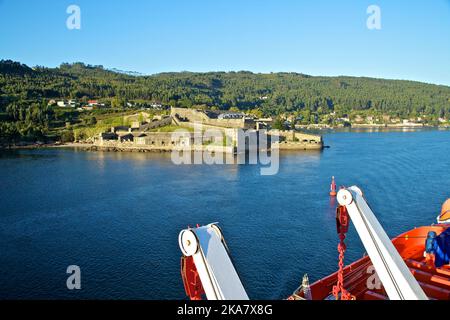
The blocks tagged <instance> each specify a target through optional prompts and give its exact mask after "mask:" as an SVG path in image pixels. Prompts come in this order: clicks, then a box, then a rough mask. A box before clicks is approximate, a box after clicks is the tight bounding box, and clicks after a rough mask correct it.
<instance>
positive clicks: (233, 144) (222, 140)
mask: <svg viewBox="0 0 450 320" xmlns="http://www.w3.org/2000/svg"><path fill="white" fill-rule="evenodd" d="M139 119H141V120H139ZM127 121H128V122H130V123H131V125H129V126H115V127H111V129H110V130H109V131H107V132H102V133H100V134H99V135H98V136H97V137H94V139H93V147H92V148H93V149H98V150H107V151H143V152H145V151H172V150H174V149H177V148H178V149H179V148H185V149H186V148H188V149H190V150H192V151H202V150H209V151H213V152H225V153H237V152H239V151H248V150H249V149H251V148H252V147H253V146H252V145H251V143H250V141H251V139H252V137H253V138H254V139H255V140H253V141H255V142H256V144H255V147H257V148H260V149H272V148H275V147H276V148H278V149H279V150H321V149H322V148H323V147H324V144H323V140H322V137H321V136H318V135H311V134H305V133H301V132H299V131H297V130H273V129H272V127H271V126H272V119H271V118H267V119H264V118H254V117H250V116H247V115H245V114H243V113H238V112H211V111H210V112H206V111H203V110H196V109H187V108H171V109H170V115H157V116H153V117H150V114H147V113H145V112H140V113H137V114H135V115H131V116H127ZM167 128H169V130H167ZM160 129H164V130H160ZM205 130H208V131H209V132H210V133H209V135H208V134H204V132H205ZM211 132H212V133H213V134H211ZM205 136H206V138H205ZM261 136H263V137H264V139H263V140H265V142H263V141H261V140H262V139H261Z"/></svg>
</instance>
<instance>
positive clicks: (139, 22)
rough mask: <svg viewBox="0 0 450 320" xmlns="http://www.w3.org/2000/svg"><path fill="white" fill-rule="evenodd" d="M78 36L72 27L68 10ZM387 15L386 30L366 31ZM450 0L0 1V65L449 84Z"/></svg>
mask: <svg viewBox="0 0 450 320" xmlns="http://www.w3.org/2000/svg"><path fill="white" fill-rule="evenodd" d="M71 4H76V5H78V6H79V7H80V8H81V30H69V29H67V27H66V19H67V18H68V16H69V15H68V14H67V13H66V9H67V7H68V6H69V5H71ZM371 4H375V5H378V6H379V7H380V8H381V26H382V28H381V30H369V29H368V28H367V27H366V20H367V17H368V15H367V13H366V10H367V7H368V6H369V5H371ZM449 40H450V0H433V1H425V0H424V1H418V0H416V1H414V0H413V1H404V0H395V1H393V0H390V1H379V0H372V1H364V0H354V1H350V0H340V1H336V0H329V1H325V0H315V1H303V0H276V1H275V0H273V1H266V0H239V1H237V0H208V1H206V0H164V1H163V0H160V1H154V0H128V1H125V0H108V1H107V0H96V1H95V0H71V1H66V0H41V1H39V0H36V1H28V0H0V59H12V60H17V61H20V62H23V63H26V64H28V65H31V66H34V65H44V66H50V67H53V66H58V65H59V64H60V63H62V62H75V61H82V62H86V63H89V64H101V65H104V66H105V67H107V68H118V69H121V70H127V71H128V70H129V71H138V72H141V73H145V74H152V73H158V72H164V71H184V70H188V71H218V70H221V71H230V70H235V71H237V70H249V71H253V72H277V71H293V72H302V73H306V74H312V75H352V76H370V77H382V78H393V79H409V80H417V81H423V82H431V83H438V84H446V85H450V41H449Z"/></svg>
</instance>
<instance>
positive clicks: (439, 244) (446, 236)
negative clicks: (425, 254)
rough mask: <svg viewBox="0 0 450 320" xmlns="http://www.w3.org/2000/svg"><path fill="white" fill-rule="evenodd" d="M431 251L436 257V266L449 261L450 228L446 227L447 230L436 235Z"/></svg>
mask: <svg viewBox="0 0 450 320" xmlns="http://www.w3.org/2000/svg"><path fill="white" fill-rule="evenodd" d="M433 251H434V255H435V257H436V260H435V265H436V267H437V268H439V267H442V266H443V265H446V264H448V263H450V228H447V230H445V231H444V232H442V233H441V234H440V235H439V236H437V237H436V240H435V241H434V245H433Z"/></svg>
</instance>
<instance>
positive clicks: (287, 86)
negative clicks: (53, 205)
mask: <svg viewBox="0 0 450 320" xmlns="http://www.w3.org/2000/svg"><path fill="white" fill-rule="evenodd" d="M50 99H77V100H78V101H80V102H86V101H87V100H89V99H99V100H101V101H104V102H105V104H106V105H107V106H109V107H110V108H111V110H112V109H114V110H117V109H121V108H126V107H127V102H133V105H138V106H139V105H142V104H145V103H152V102H158V103H161V104H164V105H170V106H178V107H187V108H189V107H194V106H195V107H201V108H206V109H216V110H217V109H218V110H229V109H232V110H237V109H239V110H243V111H246V112H250V113H254V114H256V115H258V116H278V115H284V114H294V115H302V118H303V119H305V120H304V121H306V122H317V121H320V119H321V118H322V116H323V115H328V114H330V113H333V114H336V115H337V116H342V115H346V114H350V113H355V112H360V113H363V114H373V115H390V116H395V117H400V118H410V117H417V116H423V115H426V116H428V117H429V119H434V120H435V119H437V118H447V119H448V118H450V87H447V86H442V85H433V84H425V83H420V82H414V81H403V80H385V79H373V78H357V77H346V76H341V77H316V76H309V75H305V74H299V73H270V74H255V73H251V72H247V71H241V72H208V73H193V72H178V73H160V74H156V75H151V76H134V75H129V74H124V73H120V72H115V71H111V70H107V69H105V68H103V67H102V66H91V65H85V64H83V63H74V64H67V63H64V64H62V65H61V66H60V67H58V68H46V67H39V66H37V67H33V68H31V67H28V66H26V65H24V64H21V63H18V62H13V61H10V60H2V61H0V134H1V135H2V137H3V138H4V137H6V136H8V137H10V136H14V135H19V136H22V137H23V136H27V135H29V136H35V135H45V134H46V131H48V129H49V127H51V126H52V123H53V122H54V121H64V120H67V119H69V120H70V119H72V117H74V116H75V117H76V112H75V114H70V111H67V110H65V111H64V112H62V111H61V110H55V109H57V108H52V107H49V106H48V105H47V103H48V101H49V100H50ZM11 123H15V124H14V125H11ZM13 127H14V128H13Z"/></svg>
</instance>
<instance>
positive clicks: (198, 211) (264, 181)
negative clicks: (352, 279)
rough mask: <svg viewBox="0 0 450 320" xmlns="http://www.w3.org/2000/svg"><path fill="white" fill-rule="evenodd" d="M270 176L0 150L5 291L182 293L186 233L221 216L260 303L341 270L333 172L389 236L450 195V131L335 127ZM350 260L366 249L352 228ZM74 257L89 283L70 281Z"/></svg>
mask: <svg viewBox="0 0 450 320" xmlns="http://www.w3.org/2000/svg"><path fill="white" fill-rule="evenodd" d="M325 140H326V143H327V144H328V145H330V146H331V148H330V149H326V150H324V151H323V152H307V153H304V152H300V153H287V154H283V155H282V156H281V160H280V161H281V164H280V171H279V173H278V174H277V175H275V176H260V174H259V172H260V170H259V169H260V168H259V167H258V166H253V165H241V166H231V165H229V166H207V165H197V166H195V165H192V166H175V165H173V164H172V163H171V161H170V156H169V155H164V154H163V155H160V154H128V153H89V152H83V151H73V150H63V149H59V150H56V149H52V150H23V151H16V152H8V153H2V154H0V245H1V247H0V248H1V250H0V266H1V268H0V298H64V299H65V298H100V299H103V298H119V299H125V298H132V299H183V298H184V290H183V285H182V281H181V278H180V271H179V265H180V261H179V258H180V250H179V248H178V243H177V236H178V232H179V231H180V230H181V229H182V228H185V227H186V226H187V225H195V224H196V223H199V224H206V223H210V222H215V221H218V222H220V225H221V226H222V229H223V231H224V234H225V237H226V240H227V242H228V244H229V247H230V250H231V253H232V255H233V258H234V260H235V263H236V266H237V269H238V271H239V273H240V275H241V278H242V280H243V282H244V285H245V287H246V289H247V291H248V293H249V296H250V297H251V298H253V299H279V298H284V297H286V296H287V295H288V294H290V293H291V292H292V291H293V290H294V289H295V288H296V287H297V286H298V284H299V281H300V279H301V277H302V275H303V274H304V273H308V274H309V275H310V278H311V280H316V279H318V278H320V277H322V276H324V275H325V274H328V273H330V272H333V271H335V270H336V263H337V252H336V244H337V235H336V231H335V220H334V208H332V207H333V206H334V204H333V203H330V198H329V197H328V187H329V182H330V176H331V175H336V177H337V182H338V184H345V185H352V184H357V185H358V186H360V187H361V188H362V189H363V190H364V191H365V193H366V197H367V199H368V201H369V203H370V205H371V206H372V208H373V209H374V211H375V213H376V214H377V216H378V217H379V219H380V221H381V223H382V225H383V226H384V227H385V229H386V230H387V232H388V234H389V235H390V236H395V235H396V234H398V233H400V232H402V231H406V230H407V229H410V228H412V227H414V226H419V225H423V224H430V223H432V222H434V221H435V218H436V215H437V213H438V211H439V210H440V205H441V203H442V202H443V201H444V200H445V199H446V198H447V197H450V161H449V156H450V132H449V131H419V132H407V133H402V132H378V133H348V132H343V133H334V134H326V135H325ZM347 243H348V247H349V252H348V254H347V262H348V261H350V260H353V259H356V258H358V257H359V256H360V255H361V254H362V253H363V248H362V245H361V243H360V241H359V239H358V237H357V235H356V234H355V231H354V229H351V230H350V234H349V236H348V242H347ZM72 264H75V265H79V266H80V267H81V270H82V290H80V291H75V292H74V291H69V290H67V289H66V286H65V282H66V277H67V275H66V273H65V271H66V268H67V266H68V265H72Z"/></svg>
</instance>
